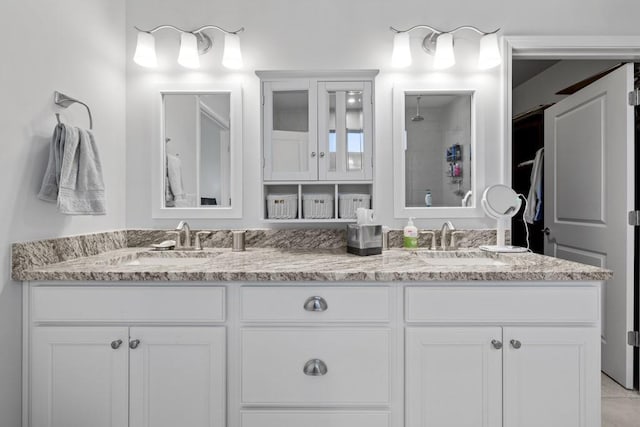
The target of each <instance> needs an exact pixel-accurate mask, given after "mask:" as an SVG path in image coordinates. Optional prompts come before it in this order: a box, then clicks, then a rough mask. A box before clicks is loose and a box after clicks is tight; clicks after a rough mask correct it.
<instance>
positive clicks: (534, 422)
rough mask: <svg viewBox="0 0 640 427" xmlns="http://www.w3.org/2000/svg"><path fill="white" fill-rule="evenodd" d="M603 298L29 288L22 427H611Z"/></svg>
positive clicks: (409, 289) (332, 287)
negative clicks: (605, 425) (605, 414)
mask: <svg viewBox="0 0 640 427" xmlns="http://www.w3.org/2000/svg"><path fill="white" fill-rule="evenodd" d="M599 286H601V284H600V283H598V282H553V283H551V282H475V283H471V282H447V283H445V282H421V283H416V282H405V283H399V282H396V283H359V282H342V283H337V282H327V283H321V282H313V283H309V282H305V283H302V282H291V283H279V282H269V283H238V282H228V283H221V282H215V283H208V282H202V283H195V282H189V283H159V282H158V283H148V284H141V283H139V282H131V283H125V282H114V283H110V284H107V283H105V284H94V285H92V284H70V283H66V284H65V283H57V282H42V283H26V284H25V289H24V300H23V301H24V315H25V332H24V345H25V351H24V355H25V356H24V357H25V363H24V378H25V381H24V399H25V400H24V406H23V407H24V423H23V427H76V426H77V427H84V426H88V425H90V426H92V427H93V426H96V427H103V426H104V427H129V426H131V427H174V426H177V425H188V426H190V427H192V426H195V427H200V426H202V427H213V426H215V427H225V426H226V427H299V426H301V425H305V426H309V427H326V426H335V427H432V426H455V427H467V426H468V427H478V426H482V427H539V426H545V427H566V426H572V427H600V326H599V322H600V313H599V307H600V300H599V299H600V289H599Z"/></svg>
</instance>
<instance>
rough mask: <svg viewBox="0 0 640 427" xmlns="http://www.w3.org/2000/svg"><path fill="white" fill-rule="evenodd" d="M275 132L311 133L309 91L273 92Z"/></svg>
mask: <svg viewBox="0 0 640 427" xmlns="http://www.w3.org/2000/svg"><path fill="white" fill-rule="evenodd" d="M273 130H283V131H290V132H309V91H306V90H291V91H278V92H273Z"/></svg>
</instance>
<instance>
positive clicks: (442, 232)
mask: <svg viewBox="0 0 640 427" xmlns="http://www.w3.org/2000/svg"><path fill="white" fill-rule="evenodd" d="M447 229H449V231H454V230H455V229H456V228H455V227H454V226H453V224H452V223H451V221H446V222H445V223H444V224H442V228H441V229H440V248H441V249H442V250H443V251H446V250H447Z"/></svg>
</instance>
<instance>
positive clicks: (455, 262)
mask: <svg viewBox="0 0 640 427" xmlns="http://www.w3.org/2000/svg"><path fill="white" fill-rule="evenodd" d="M422 261H424V262H425V263H427V264H429V265H441V266H446V265H450V266H461V267H465V266H470V267H474V266H485V265H489V266H501V265H507V263H506V262H502V261H498V260H497V259H493V258H486V257H467V258H429V257H422Z"/></svg>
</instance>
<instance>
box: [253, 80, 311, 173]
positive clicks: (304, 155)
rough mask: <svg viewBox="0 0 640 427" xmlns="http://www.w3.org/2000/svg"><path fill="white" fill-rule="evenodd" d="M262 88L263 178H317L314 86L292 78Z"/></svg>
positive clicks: (265, 84)
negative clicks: (288, 80)
mask: <svg viewBox="0 0 640 427" xmlns="http://www.w3.org/2000/svg"><path fill="white" fill-rule="evenodd" d="M263 90H264V109H263V115H264V117H263V123H264V130H263V139H264V145H263V155H264V180H265V181H287V180H303V181H304V180H317V179H318V152H317V146H318V143H317V127H318V125H317V107H316V105H317V100H316V98H317V87H316V86H315V85H312V84H311V83H310V81H309V80H294V81H290V82H265V83H264V86H263Z"/></svg>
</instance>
